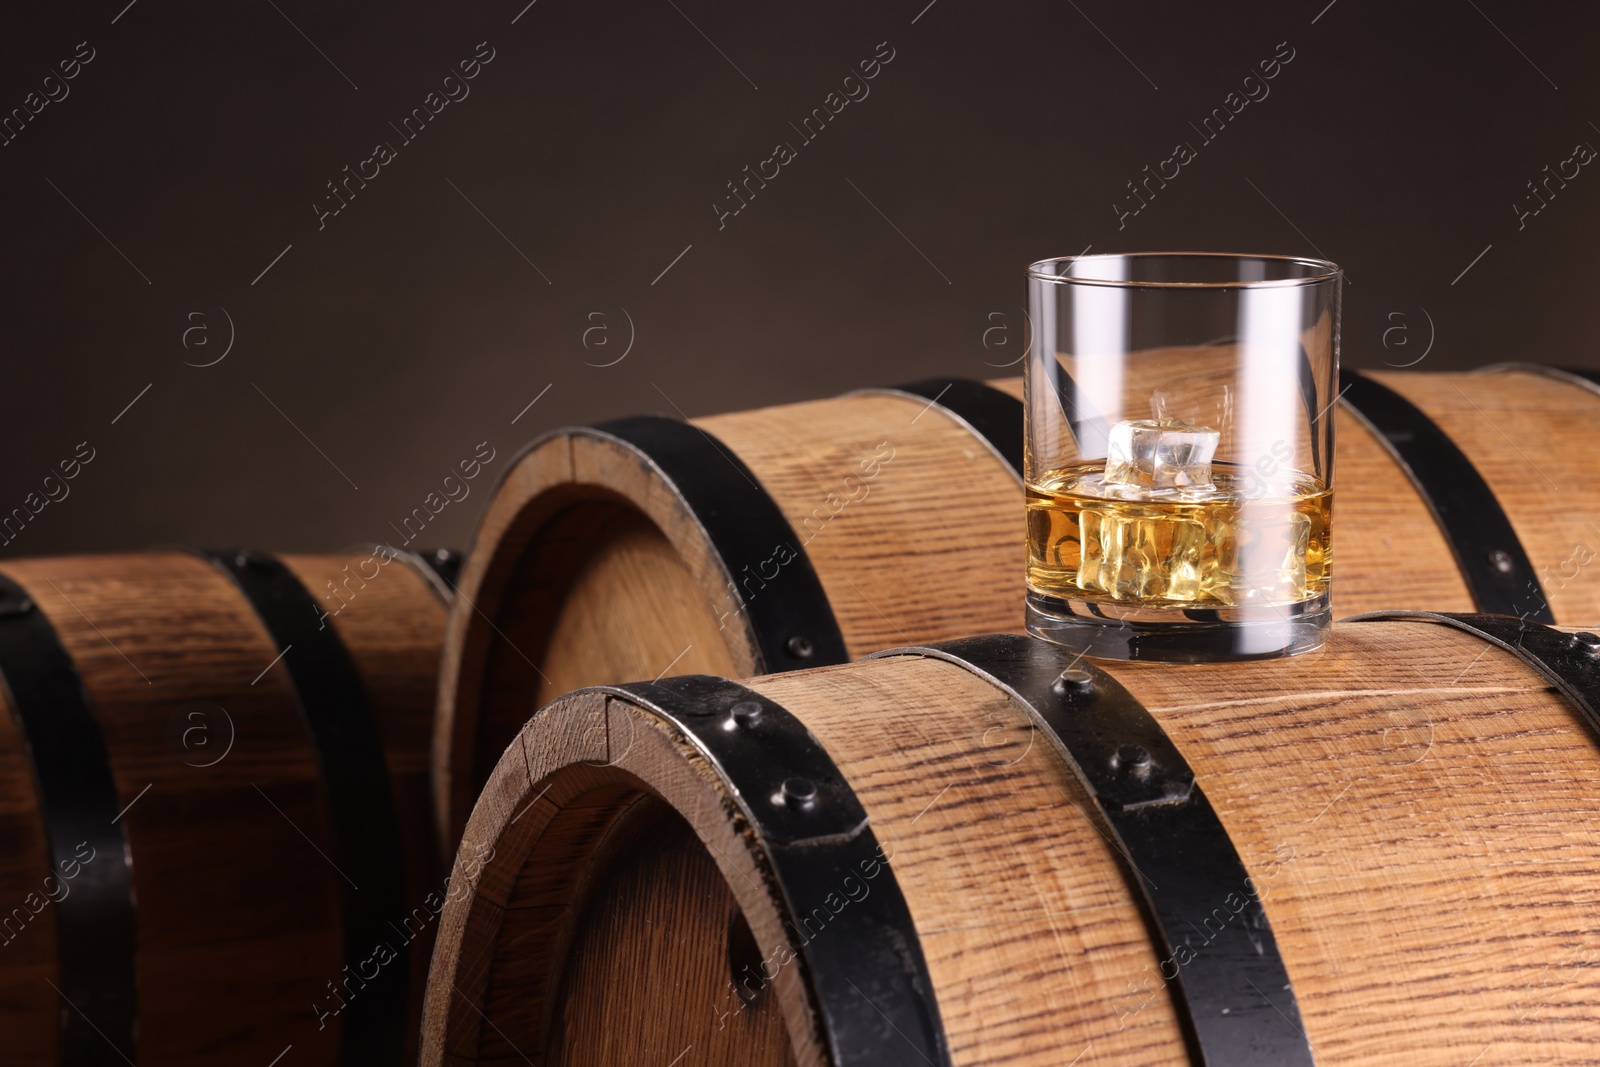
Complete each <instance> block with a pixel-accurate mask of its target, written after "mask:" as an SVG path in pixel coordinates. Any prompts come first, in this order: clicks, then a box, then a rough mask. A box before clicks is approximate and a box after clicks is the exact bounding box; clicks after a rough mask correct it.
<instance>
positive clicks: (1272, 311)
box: [1026, 253, 1341, 661]
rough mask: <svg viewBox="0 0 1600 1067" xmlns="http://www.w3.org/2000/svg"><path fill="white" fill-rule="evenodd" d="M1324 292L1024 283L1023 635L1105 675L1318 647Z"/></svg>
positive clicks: (1327, 433) (1327, 298)
mask: <svg viewBox="0 0 1600 1067" xmlns="http://www.w3.org/2000/svg"><path fill="white" fill-rule="evenodd" d="M1340 279H1341V275H1340V271H1339V268H1338V267H1337V266H1335V265H1334V264H1332V263H1327V262H1323V261H1319V260H1310V259H1296V258H1292V257H1285V256H1251V255H1224V254H1216V253H1141V254H1136V255H1093V256H1075V257H1070V258H1065V259H1052V260H1044V261H1041V262H1038V263H1035V264H1033V265H1032V266H1030V267H1029V268H1028V289H1029V309H1030V314H1031V316H1032V320H1033V328H1034V333H1033V345H1032V348H1031V349H1030V351H1029V353H1028V358H1027V384H1026V390H1027V392H1026V395H1027V405H1026V406H1027V443H1028V454H1027V483H1028V505H1027V506H1028V594H1027V625H1028V629H1029V631H1030V632H1032V633H1034V634H1037V635H1038V636H1040V637H1045V638H1048V639H1051V640H1054V641H1057V642H1060V643H1062V644H1065V645H1069V646H1071V647H1074V648H1077V649H1079V650H1080V651H1082V652H1084V653H1086V654H1088V655H1091V656H1104V657H1111V658H1120V659H1161V660H1188V661H1198V660H1212V659H1250V658H1260V657H1268V656H1280V655H1294V654H1296V653H1300V652H1305V651H1308V650H1310V649H1313V648H1316V647H1318V646H1319V645H1321V643H1322V640H1323V635H1324V632H1325V630H1326V629H1327V626H1328V624H1329V621H1330V610H1329V596H1328V584H1329V581H1330V577H1331V570H1332V562H1333V559H1332V551H1331V534H1332V529H1331V520H1332V492H1331V488H1332V484H1333V422H1334V420H1333V412H1332V405H1333V403H1334V401H1335V399H1336V397H1337V394H1336V389H1337V379H1338V367H1339V293H1340Z"/></svg>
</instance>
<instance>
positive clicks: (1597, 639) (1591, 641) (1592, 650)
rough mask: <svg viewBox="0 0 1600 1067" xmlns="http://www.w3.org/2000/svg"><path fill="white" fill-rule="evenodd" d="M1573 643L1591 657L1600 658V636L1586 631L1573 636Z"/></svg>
mask: <svg viewBox="0 0 1600 1067" xmlns="http://www.w3.org/2000/svg"><path fill="white" fill-rule="evenodd" d="M1572 643H1573V644H1575V645H1577V646H1578V647H1579V648H1581V649H1583V650H1584V651H1585V652H1587V653H1589V655H1591V656H1600V635H1597V634H1592V633H1590V632H1589V631H1587V630H1585V631H1584V632H1583V633H1579V634H1573V635H1572Z"/></svg>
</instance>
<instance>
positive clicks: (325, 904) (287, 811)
mask: <svg viewBox="0 0 1600 1067" xmlns="http://www.w3.org/2000/svg"><path fill="white" fill-rule="evenodd" d="M454 558H455V557H453V556H452V555H451V554H449V553H437V554H430V556H429V557H428V559H427V560H426V561H424V560H423V559H422V558H421V557H417V556H412V555H409V554H406V553H398V554H397V553H395V552H394V551H393V550H390V549H374V550H371V551H367V550H361V551H353V552H351V553H346V554H341V555H327V556H280V557H274V556H271V555H267V554H265V553H260V552H255V551H249V550H235V549H228V550H220V551H215V552H210V551H208V552H188V551H162V552H154V553H149V554H138V555H115V556H112V555H108V556H77V557H57V558H44V559H26V560H10V561H6V562H5V563H3V564H0V679H3V683H4V684H3V686H0V700H3V702H4V704H5V705H6V709H5V711H4V712H3V713H0V842H3V847H0V1029H3V1030H4V1033H5V1040H4V1042H0V1062H3V1063H7V1064H28V1065H35V1067H36V1065H38V1064H60V1065H61V1067H76V1065H80V1064H96V1065H100V1064H112V1063H122V1062H124V1061H126V1062H129V1063H133V1062H138V1063H161V1064H187V1065H199V1064H217V1063H239V1064H245V1063H253V1064H260V1065H262V1067H265V1065H266V1064H268V1063H272V1062H277V1061H276V1059H275V1058H276V1057H279V1056H282V1055H285V1050H286V1049H288V1048H289V1047H290V1046H292V1047H293V1052H292V1053H288V1055H290V1056H292V1057H293V1058H292V1059H285V1060H284V1063H285V1064H288V1063H293V1064H307V1063H311V1064H336V1063H344V1064H355V1063H361V1064H396V1065H398V1064H400V1063H401V1062H402V1060H403V1058H406V1059H405V1062H412V1061H413V1060H412V1059H411V1058H412V1057H414V1055H415V1051H414V1050H415V1044H416V1042H415V1030H416V1025H417V1019H418V1018H419V1014H418V1009H419V1008H420V1002H421V992H422V988H423V982H424V978H425V976H424V972H425V970H426V966H427V959H428V949H429V945H430V942H431V939H432V936H433V933H434V929H435V919H436V917H437V913H438V910H439V908H440V907H442V904H443V899H444V893H445V885H444V881H443V878H444V872H443V870H442V869H441V867H440V864H439V863H438V862H437V850H436V849H435V848H434V844H433V842H434V836H433V819H432V815H431V807H432V805H431V800H430V794H429V788H428V744H429V738H430V731H431V710H432V702H433V696H434V693H435V690H436V687H437V675H438V657H439V650H440V644H441V642H442V639H443V635H444V624H445V615H446V611H447V601H448V599H449V597H450V596H451V595H452V593H451V589H450V586H449V585H448V584H447V581H446V579H447V578H449V577H451V576H452V572H451V568H452V567H453V565H454Z"/></svg>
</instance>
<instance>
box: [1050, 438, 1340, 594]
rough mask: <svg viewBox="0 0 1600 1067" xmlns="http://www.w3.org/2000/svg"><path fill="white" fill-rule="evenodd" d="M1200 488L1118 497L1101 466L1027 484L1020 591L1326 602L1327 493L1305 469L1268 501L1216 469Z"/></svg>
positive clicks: (1223, 467) (1242, 473)
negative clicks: (1024, 583) (1024, 585)
mask: <svg viewBox="0 0 1600 1067" xmlns="http://www.w3.org/2000/svg"><path fill="white" fill-rule="evenodd" d="M1210 481H1211V484H1210V485H1209V486H1207V487H1205V488H1204V490H1194V491H1184V490H1181V489H1180V490H1175V491H1171V492H1166V493H1159V492H1158V493H1140V492H1133V493H1130V492H1127V491H1126V489H1125V486H1124V483H1121V482H1117V481H1108V480H1107V478H1106V472H1105V462H1104V461H1097V462H1093V463H1084V464H1079V465H1077V466H1073V467H1068V468H1064V469H1059V470H1053V471H1050V472H1048V473H1047V474H1045V475H1044V476H1043V477H1042V478H1040V479H1038V480H1037V482H1036V483H1032V484H1030V485H1029V486H1028V505H1027V506H1028V586H1029V588H1030V589H1031V590H1033V591H1034V592H1035V593H1041V594H1044V595H1045V596H1049V597H1058V598H1061V599H1064V600H1077V601H1086V602H1088V603H1090V604H1095V603H1101V604H1118V605H1128V606H1135V605H1136V606H1139V607H1150V608H1177V609H1193V608H1233V607H1251V606H1262V607H1266V606H1277V605H1291V604H1296V603H1300V602H1302V601H1307V600H1313V599H1315V598H1317V597H1320V596H1323V595H1325V594H1326V593H1327V590H1328V574H1329V568H1330V564H1331V562H1332V560H1331V557H1330V553H1329V537H1328V530H1329V522H1330V518H1331V512H1332V493H1331V491H1330V490H1328V489H1327V488H1326V487H1325V486H1323V485H1322V484H1321V483H1320V482H1319V481H1317V480H1316V479H1314V478H1312V477H1311V476H1309V475H1305V474H1292V475H1291V476H1290V477H1288V478H1287V479H1280V480H1278V481H1277V483H1276V485H1277V486H1278V488H1277V489H1276V490H1275V491H1274V493H1273V494H1272V495H1271V496H1263V495H1261V494H1260V493H1259V484H1260V483H1259V481H1258V480H1256V479H1253V478H1251V477H1249V475H1248V474H1247V470H1246V469H1245V468H1236V467H1234V465H1232V464H1228V463H1217V464H1214V465H1213V466H1212V468H1211V471H1210Z"/></svg>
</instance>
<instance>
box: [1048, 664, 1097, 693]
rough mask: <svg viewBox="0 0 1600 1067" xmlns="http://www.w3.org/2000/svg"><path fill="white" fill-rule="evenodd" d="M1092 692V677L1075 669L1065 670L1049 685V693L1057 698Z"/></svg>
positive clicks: (1086, 672) (1083, 671) (1084, 671)
mask: <svg viewBox="0 0 1600 1067" xmlns="http://www.w3.org/2000/svg"><path fill="white" fill-rule="evenodd" d="M1093 690H1094V675H1092V674H1090V673H1089V672H1088V671H1086V670H1082V669H1080V668H1077V667H1069V668H1067V669H1066V670H1064V671H1062V672H1061V674H1060V675H1059V676H1058V677H1057V678H1056V680H1055V681H1053V682H1051V683H1050V691H1051V692H1052V693H1054V694H1055V695H1056V696H1058V697H1064V696H1066V695H1067V694H1069V693H1080V694H1081V693H1088V692H1092V691H1093Z"/></svg>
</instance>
